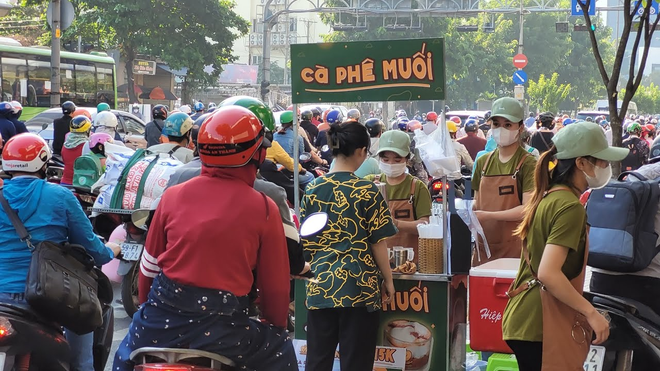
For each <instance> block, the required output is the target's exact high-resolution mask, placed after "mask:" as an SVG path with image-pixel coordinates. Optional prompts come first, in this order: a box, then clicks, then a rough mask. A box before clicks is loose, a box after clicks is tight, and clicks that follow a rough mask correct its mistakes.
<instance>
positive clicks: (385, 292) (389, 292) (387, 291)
mask: <svg viewBox="0 0 660 371" xmlns="http://www.w3.org/2000/svg"><path fill="white" fill-rule="evenodd" d="M381 296H382V297H383V304H387V303H389V302H391V301H392V299H393V298H394V281H393V280H390V281H389V282H388V281H384V282H383V285H382V288H381Z"/></svg>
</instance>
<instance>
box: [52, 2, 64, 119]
mask: <svg viewBox="0 0 660 371" xmlns="http://www.w3.org/2000/svg"><path fill="white" fill-rule="evenodd" d="M51 4H52V5H53V25H52V27H51V46H50V106H51V107H57V106H59V105H60V37H61V36H62V35H61V33H62V31H61V29H60V28H61V22H60V0H51Z"/></svg>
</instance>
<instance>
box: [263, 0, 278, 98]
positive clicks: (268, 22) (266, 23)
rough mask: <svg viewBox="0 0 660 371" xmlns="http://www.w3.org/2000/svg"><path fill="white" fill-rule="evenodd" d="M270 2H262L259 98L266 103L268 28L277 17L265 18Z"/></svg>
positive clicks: (268, 84)
mask: <svg viewBox="0 0 660 371" xmlns="http://www.w3.org/2000/svg"><path fill="white" fill-rule="evenodd" d="M272 2H273V0H268V1H266V4H264V9H263V12H264V14H263V23H264V41H263V51H262V53H261V54H262V58H261V68H262V74H261V76H262V80H261V100H262V101H263V102H264V103H267V102H266V96H267V95H268V92H269V89H268V86H270V29H271V27H273V23H274V22H272V21H273V19H275V21H277V18H275V17H273V16H272V15H271V16H270V17H268V18H266V15H267V13H268V7H269V6H270V4H271V3H272Z"/></svg>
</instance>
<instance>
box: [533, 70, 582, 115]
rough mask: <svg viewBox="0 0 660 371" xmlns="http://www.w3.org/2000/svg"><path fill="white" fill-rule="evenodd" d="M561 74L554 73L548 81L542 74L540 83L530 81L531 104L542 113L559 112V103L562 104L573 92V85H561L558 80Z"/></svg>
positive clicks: (539, 79)
mask: <svg viewBox="0 0 660 371" xmlns="http://www.w3.org/2000/svg"><path fill="white" fill-rule="evenodd" d="M558 79H559V74H558V73H557V72H555V73H553V74H552V76H551V77H550V78H549V79H547V78H546V77H545V75H544V74H540V75H539V78H538V81H534V80H529V89H528V90H527V94H529V102H530V103H529V104H530V106H535V107H536V109H537V110H538V111H539V112H541V111H550V112H558V111H559V103H561V102H562V101H563V100H564V99H566V97H568V93H570V91H571V84H559V83H557V80H558Z"/></svg>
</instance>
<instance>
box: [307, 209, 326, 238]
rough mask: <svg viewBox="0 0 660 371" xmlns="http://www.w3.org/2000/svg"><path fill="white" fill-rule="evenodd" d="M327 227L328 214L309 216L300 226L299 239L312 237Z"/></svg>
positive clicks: (321, 213)
mask: <svg viewBox="0 0 660 371" xmlns="http://www.w3.org/2000/svg"><path fill="white" fill-rule="evenodd" d="M326 225H328V214H326V213H324V212H318V213H313V214H310V215H309V216H308V217H307V218H306V219H305V221H304V222H303V223H302V225H301V226H300V237H312V236H314V235H316V234H317V233H319V232H321V231H322V230H323V229H324V228H325V227H326Z"/></svg>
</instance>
